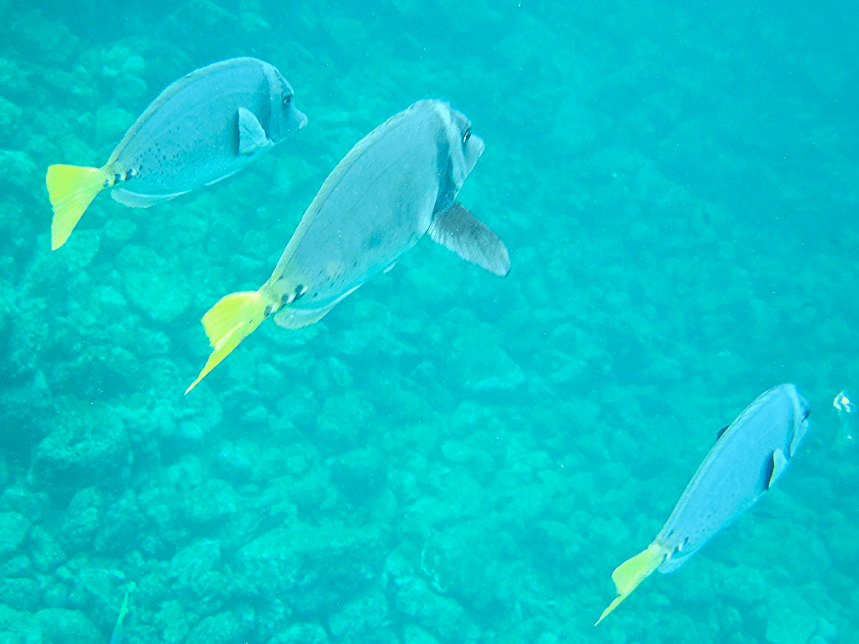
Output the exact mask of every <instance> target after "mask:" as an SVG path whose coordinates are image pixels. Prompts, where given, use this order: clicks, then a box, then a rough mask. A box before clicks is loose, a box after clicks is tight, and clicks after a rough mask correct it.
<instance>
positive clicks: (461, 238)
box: [186, 100, 510, 393]
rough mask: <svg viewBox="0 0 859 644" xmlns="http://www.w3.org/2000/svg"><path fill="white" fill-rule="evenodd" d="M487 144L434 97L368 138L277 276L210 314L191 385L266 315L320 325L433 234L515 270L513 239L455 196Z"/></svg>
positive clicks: (328, 184)
mask: <svg viewBox="0 0 859 644" xmlns="http://www.w3.org/2000/svg"><path fill="white" fill-rule="evenodd" d="M483 149H484V144H483V141H481V140H480V139H479V138H478V137H477V136H474V135H472V133H471V123H470V122H469V121H468V119H467V118H466V117H465V116H464V115H462V114H461V113H459V112H457V111H455V110H453V109H452V108H451V107H450V105H448V104H447V103H444V102H441V101H435V100H425V101H418V102H417V103H414V104H413V105H411V106H410V107H409V108H407V109H406V110H404V111H402V112H400V113H398V114H396V115H395V116H393V117H391V118H390V119H388V120H387V121H386V122H385V123H383V124H382V125H380V126H379V127H377V128H376V129H374V130H373V131H372V132H371V133H370V134H368V135H367V136H366V137H364V138H363V139H362V140H361V141H359V142H358V143H357V144H356V145H355V146H354V147H353V148H352V150H351V151H350V152H349V153H348V154H347V155H346V157H344V159H343V160H342V161H341V162H340V163H339V164H338V165H337V167H335V168H334V170H333V171H332V172H331V174H330V175H329V176H328V178H327V179H326V180H325V182H324V183H323V185H322V187H321V188H320V190H319V192H318V194H317V195H316V197H315V198H314V199H313V202H312V203H311V204H310V206H309V207H308V209H307V211H306V212H305V214H304V216H303V217H302V219H301V221H300V222H299V225H298V227H297V229H296V231H295V233H294V234H293V236H292V238H291V239H290V241H289V243H288V244H287V246H286V249H285V250H284V252H283V254H282V255H281V258H280V260H279V261H278V263H277V266H276V267H275V269H274V271H273V272H272V275H271V277H270V278H269V279H268V281H267V282H266V283H265V284H264V285H263V286H262V287H261V288H260V289H259V290H258V291H252V292H247V293H233V294H231V295H228V296H226V297H225V298H223V299H222V300H221V301H220V302H219V303H218V304H216V305H215V306H214V307H213V308H212V309H211V310H210V311H209V312H208V313H207V314H206V316H204V318H203V325H204V327H205V328H206V333H207V334H208V336H209V340H210V343H211V345H212V347H213V349H214V350H213V353H212V355H211V356H210V358H209V362H207V364H206V367H204V369H203V372H202V373H201V374H200V376H199V377H198V378H197V380H196V381H195V382H194V383H193V384H192V385H191V387H189V388H188V391H190V389H191V388H193V387H194V386H195V385H196V384H197V382H199V381H200V379H201V378H202V377H204V376H205V375H206V373H208V372H209V371H210V370H211V369H212V368H213V367H214V366H215V365H216V364H218V362H220V360H222V359H223V358H224V357H225V356H226V355H227V354H228V353H229V352H230V351H232V349H233V348H235V347H236V346H237V345H238V343H239V342H241V340H242V339H244V338H245V337H247V335H248V334H249V333H251V332H252V331H253V330H254V329H255V328H256V327H257V326H258V325H259V324H260V323H261V322H262V320H263V319H265V318H267V317H268V316H270V315H272V314H275V321H276V322H277V324H279V325H280V326H283V327H286V328H290V329H295V328H300V327H303V326H306V325H308V324H312V323H314V322H316V321H318V320H319V319H320V318H322V317H323V316H324V315H325V314H326V313H327V312H328V311H330V310H331V308H333V307H334V306H335V305H336V304H337V303H338V302H340V301H341V300H342V299H343V298H344V297H346V296H347V295H349V294H350V293H352V292H353V291H354V290H355V289H357V288H358V287H360V286H361V285H362V284H364V283H365V282H366V281H367V280H368V279H370V278H372V277H373V276H374V275H377V274H379V273H381V272H383V271H386V270H388V269H389V268H390V267H391V266H393V264H394V263H395V262H396V261H397V259H399V257H400V256H401V255H402V254H403V253H405V252H406V251H407V250H409V249H410V248H412V247H413V246H414V245H415V244H416V243H417V242H418V240H419V239H420V238H421V237H422V236H424V235H425V234H426V233H429V234H430V236H431V237H432V238H433V239H434V240H436V241H437V242H439V243H441V244H443V245H444V246H446V247H448V248H450V249H451V250H453V251H455V252H456V253H458V254H459V255H460V256H462V257H463V258H465V259H467V260H469V261H472V262H474V263H477V264H478V265H480V266H482V267H483V268H486V269H487V270H490V271H492V272H493V273H496V274H498V275H506V274H507V272H509V270H510V258H509V255H508V253H507V249H506V247H505V246H504V244H503V243H502V242H501V240H500V239H498V237H497V236H496V235H495V233H493V232H492V231H491V230H490V229H489V228H488V227H487V226H486V225H485V224H483V223H481V222H480V221H478V220H477V219H475V218H474V217H473V216H472V215H471V214H470V213H469V212H468V210H466V209H465V207H464V206H462V205H461V204H458V203H457V202H456V196H457V194H458V193H459V190H460V188H462V184H463V182H464V181H465V179H466V177H467V176H468V175H469V173H470V172H471V171H472V169H473V168H474V166H475V164H476V163H477V160H478V158H479V157H480V155H481V154H482V153H483ZM186 393H187V392H186Z"/></svg>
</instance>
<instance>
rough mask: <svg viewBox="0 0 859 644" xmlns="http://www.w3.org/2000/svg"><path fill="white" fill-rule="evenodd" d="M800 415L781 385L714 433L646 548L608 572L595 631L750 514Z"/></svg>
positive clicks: (797, 429) (784, 462)
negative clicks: (609, 589) (658, 575)
mask: <svg viewBox="0 0 859 644" xmlns="http://www.w3.org/2000/svg"><path fill="white" fill-rule="evenodd" d="M808 415H809V406H808V403H807V402H806V400H805V398H803V397H802V395H801V394H800V393H799V391H798V390H797V388H796V385H792V384H782V385H779V386H777V387H773V388H772V389H769V390H767V391H765V392H764V393H762V394H761V395H760V396H758V398H756V399H755V400H754V402H752V403H751V404H750V405H749V406H748V407H746V409H745V410H744V411H743V412H742V413H741V414H740V415H739V416H738V417H737V418H736V420H734V422H732V423H731V424H730V425H728V427H727V428H725V429H724V430H722V431H720V433H719V436H718V437H717V439H716V444H715V445H714V446H713V448H712V449H711V450H710V452H709V453H708V454H707V456H706V457H705V458H704V460H703V461H702V462H701V465H700V466H699V467H698V470H697V471H696V472H695V475H694V476H693V477H692V479H691V480H690V481H689V484H688V485H687V486H686V490H685V491H684V492H683V495H682V496H681V497H680V500H679V501H678V502H677V505H676V506H675V507H674V510H673V511H672V512H671V516H669V517H668V521H666V522H665V525H664V526H662V530H660V532H659V534H658V535H657V536H656V538H655V539H654V540H653V542H652V543H651V544H650V545H649V546H648V547H647V549H646V550H644V551H642V552H640V553H639V554H637V555H635V556H634V557H632V558H630V559H628V560H626V561H625V562H623V563H622V564H621V565H620V566H618V567H617V568H615V570H614V572H613V573H612V576H611V577H612V580H613V581H614V584H615V588H616V590H617V597H616V598H615V600H614V601H613V602H612V603H611V604H610V605H609V606H608V608H606V609H605V610H604V611H603V613H602V615H601V616H600V618H599V619H598V620H597V622H596V623H597V624H599V623H600V622H601V621H603V620H604V619H605V618H606V617H607V616H608V615H609V613H611V612H612V611H613V610H614V609H615V608H617V606H618V605H619V604H620V603H621V602H622V601H623V600H624V599H626V598H627V597H628V596H629V594H630V593H631V592H632V591H633V590H635V588H636V587H637V586H638V585H639V584H640V583H641V582H642V581H644V580H645V579H646V578H647V577H648V576H650V575H651V574H652V573H653V571H654V570H659V572H662V573H667V572H672V571H674V570H676V569H677V568H679V567H680V566H682V565H683V564H684V563H686V561H687V560H688V559H689V557H691V556H692V555H693V554H695V553H696V552H697V551H698V550H700V549H701V547H702V546H704V545H705V544H706V543H707V542H708V541H710V539H712V538H713V537H714V536H715V535H716V534H717V533H718V532H719V531H720V530H722V529H723V528H725V527H726V526H728V525H729V524H730V523H731V522H732V521H734V519H736V518H737V517H739V516H740V515H741V514H743V513H744V512H745V511H746V510H748V509H749V508H750V507H752V506H753V505H754V504H755V503H756V502H757V501H758V499H759V498H760V497H761V495H763V494H764V492H766V491H767V490H769V489H770V487H772V485H773V484H774V483H775V482H776V481H777V480H778V479H779V478H780V477H781V476H782V475H783V474H784V472H785V469H786V468H787V466H788V464H789V463H790V460H791V458H792V457H793V456H794V454H796V450H797V448H798V446H799V443H800V441H801V440H802V438H803V436H805V434H806V432H807V431H808Z"/></svg>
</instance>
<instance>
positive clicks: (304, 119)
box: [292, 107, 307, 130]
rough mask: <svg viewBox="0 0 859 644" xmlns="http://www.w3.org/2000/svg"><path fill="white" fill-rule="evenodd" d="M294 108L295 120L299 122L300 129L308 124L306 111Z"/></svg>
mask: <svg viewBox="0 0 859 644" xmlns="http://www.w3.org/2000/svg"><path fill="white" fill-rule="evenodd" d="M292 109H293V110H294V111H295V121H296V123H298V129H299V130H300V129H301V128H303V127H304V126H305V125H307V117H306V116H305V115H304V112H301V111H299V110H296V109H295V108H294V107H293V108H292Z"/></svg>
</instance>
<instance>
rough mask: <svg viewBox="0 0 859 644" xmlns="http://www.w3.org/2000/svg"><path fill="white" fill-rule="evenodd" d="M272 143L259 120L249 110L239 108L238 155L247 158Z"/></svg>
mask: <svg viewBox="0 0 859 644" xmlns="http://www.w3.org/2000/svg"><path fill="white" fill-rule="evenodd" d="M272 145H274V143H272V142H271V141H270V140H269V138H268V136H266V133H265V130H264V129H263V127H262V125H260V122H259V120H258V119H257V117H256V116H254V115H253V113H252V112H251V111H250V110H247V109H245V108H244V107H240V108H239V154H241V155H242V156H249V155H251V154H256V153H257V152H261V151H262V150H265V149H267V148H270V147H271V146H272Z"/></svg>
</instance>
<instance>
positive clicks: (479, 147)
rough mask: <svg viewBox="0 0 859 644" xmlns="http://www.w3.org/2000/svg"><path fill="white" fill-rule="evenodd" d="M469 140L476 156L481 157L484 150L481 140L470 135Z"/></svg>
mask: <svg viewBox="0 0 859 644" xmlns="http://www.w3.org/2000/svg"><path fill="white" fill-rule="evenodd" d="M471 140H472V141H474V146H475V150H476V152H477V156H478V157H479V156H481V155H482V154H483V150H485V149H486V145H485V144H484V143H483V139H481V138H480V137H479V136H475V135H473V134H472V135H471Z"/></svg>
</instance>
